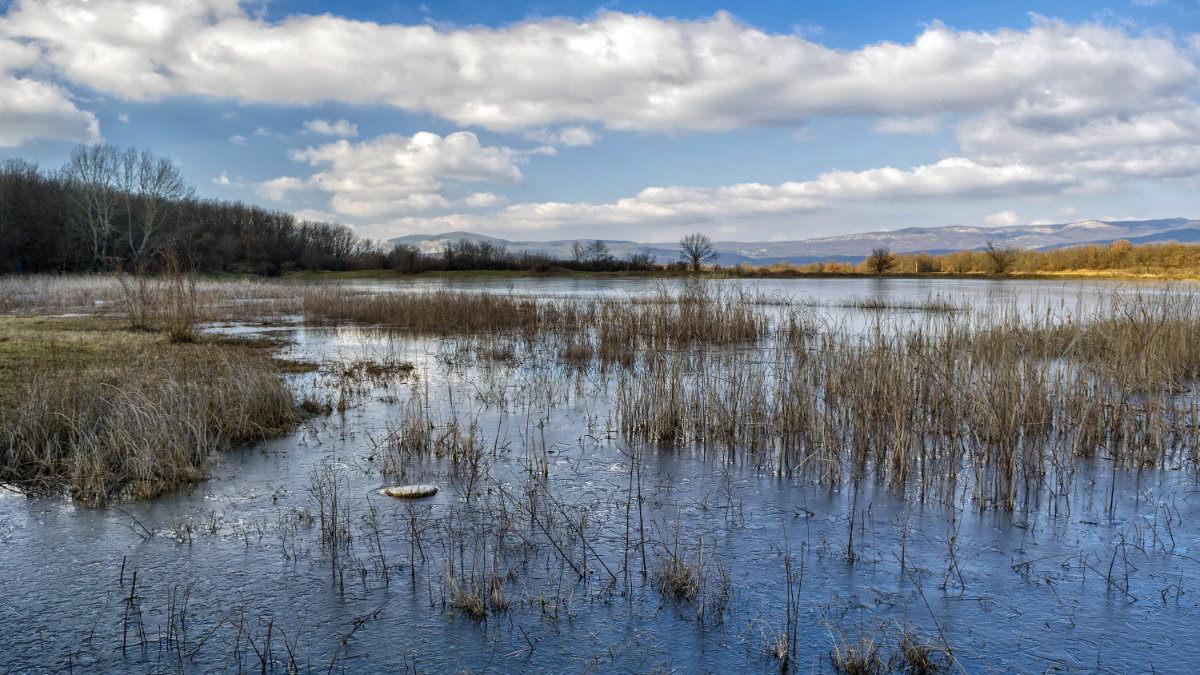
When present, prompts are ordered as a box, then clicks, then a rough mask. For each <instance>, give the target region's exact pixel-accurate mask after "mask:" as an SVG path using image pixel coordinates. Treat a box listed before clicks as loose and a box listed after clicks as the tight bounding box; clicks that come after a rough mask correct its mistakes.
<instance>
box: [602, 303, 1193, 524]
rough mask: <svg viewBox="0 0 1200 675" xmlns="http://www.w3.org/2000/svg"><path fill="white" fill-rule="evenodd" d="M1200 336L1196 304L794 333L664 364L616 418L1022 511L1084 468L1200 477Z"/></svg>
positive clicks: (791, 463)
mask: <svg viewBox="0 0 1200 675" xmlns="http://www.w3.org/2000/svg"><path fill="white" fill-rule="evenodd" d="M782 323H783V324H784V325H787V324H788V322H787V321H784V322H782ZM1198 327H1200V307H1198V306H1197V304H1196V302H1195V300H1194V299H1193V298H1192V297H1191V296H1181V295H1166V294H1164V295H1156V296H1141V297H1135V298H1130V297H1116V298H1112V299H1111V300H1110V301H1108V302H1107V303H1105V304H1104V305H1103V306H1102V307H1100V308H1099V309H1097V310H1096V311H1095V312H1094V313H1092V314H1089V315H1087V316H1083V317H1075V318H1072V319H1071V320H1070V321H1066V322H1061V321H1058V320H1057V319H1054V318H1051V317H1041V318H1036V317H1035V318H1032V319H1029V318H1020V317H1019V315H1017V314H1016V313H1009V314H1001V315H1000V316H999V317H990V318H989V317H983V318H981V317H975V318H963V317H959V316H958V315H955V314H942V315H938V316H935V317H932V318H928V319H925V320H923V321H921V322H918V323H915V324H911V325H910V327H909V328H908V329H907V330H902V331H896V330H892V329H891V327H890V326H888V325H886V324H885V322H884V321H883V320H879V321H876V322H875V323H873V324H872V325H871V326H870V327H869V328H868V329H867V330H865V331H861V332H852V331H849V330H847V329H844V328H843V329H833V330H829V331H824V332H819V333H817V334H810V333H804V332H801V333H800V334H794V333H793V332H791V331H787V332H780V333H779V334H778V340H777V341H776V342H775V343H774V344H773V345H770V346H764V347H762V348H760V349H755V350H749V351H747V350H731V349H709V350H708V351H696V352H675V353H660V354H654V355H650V356H648V357H647V358H645V359H643V360H642V361H640V362H639V365H638V366H637V367H635V368H633V369H631V370H629V371H626V372H625V373H623V374H622V375H621V376H620V383H619V386H618V387H617V392H618V393H617V414H618V417H619V419H620V425H621V430H622V433H623V434H624V435H625V437H626V438H629V439H631V440H636V441H639V442H652V443H660V444H670V445H681V446H690V445H697V446H699V447H700V448H701V449H702V452H703V453H704V454H705V455H706V456H711V457H714V458H720V459H723V460H725V461H731V462H732V461H743V462H745V463H748V464H751V465H753V466H756V467H758V468H760V469H763V470H770V471H773V472H775V473H778V474H780V475H789V476H790V475H797V474H799V475H808V476H812V477H814V478H816V479H817V480H820V481H826V482H829V483H830V484H833V485H841V484H843V483H846V482H848V481H857V480H859V479H860V478H862V477H863V476H864V475H866V474H868V473H873V474H874V475H876V476H877V477H878V478H880V479H881V480H885V481H887V482H889V483H891V484H892V485H894V486H896V487H898V488H901V489H911V490H913V492H914V493H915V494H916V495H917V496H919V498H921V499H924V498H927V497H935V498H937V499H941V500H947V499H951V498H953V497H954V496H955V494H956V492H957V491H958V490H959V489H963V490H964V494H968V495H969V497H970V498H971V499H972V500H974V501H975V502H976V503H977V504H978V505H979V507H980V508H1001V509H1012V508H1014V506H1015V504H1016V503H1017V501H1018V500H1020V499H1023V498H1027V497H1030V496H1032V495H1033V494H1034V493H1035V492H1036V491H1037V490H1038V489H1040V488H1042V487H1044V486H1047V485H1051V486H1054V485H1057V486H1059V488H1062V487H1063V486H1065V485H1066V484H1068V483H1069V481H1070V478H1071V477H1072V476H1073V474H1074V472H1075V471H1076V464H1075V462H1076V460H1077V459H1078V458H1082V457H1099V458H1102V459H1105V460H1109V461H1111V462H1112V463H1113V465H1114V469H1115V468H1116V467H1122V468H1126V469H1135V470H1138V469H1142V468H1145V467H1151V466H1167V467H1181V468H1188V469H1190V470H1196V469H1197V468H1200V443H1198V441H1197V434H1198V432H1200V390H1198V389H1197V387H1196V377H1197V370H1198V363H1200V330H1197V329H1198Z"/></svg>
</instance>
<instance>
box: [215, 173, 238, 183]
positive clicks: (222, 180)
mask: <svg viewBox="0 0 1200 675" xmlns="http://www.w3.org/2000/svg"><path fill="white" fill-rule="evenodd" d="M212 182H214V183H216V184H217V185H232V184H233V181H231V180H229V174H228V173H226V172H225V171H222V172H221V175H220V176H217V177H216V178H214V179H212Z"/></svg>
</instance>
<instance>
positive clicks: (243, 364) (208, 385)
mask: <svg viewBox="0 0 1200 675" xmlns="http://www.w3.org/2000/svg"><path fill="white" fill-rule="evenodd" d="M19 381H20V384H19V385H17V386H18V388H17V391H16V395H15V396H14V397H13V400H14V401H15V403H14V404H13V405H11V406H6V407H5V408H4V410H3V412H2V413H0V450H2V454H0V460H2V461H0V480H3V481H6V482H13V483H19V484H22V485H25V486H27V487H30V488H32V489H39V490H44V491H51V492H54V491H58V490H59V489H65V490H66V491H67V492H68V493H69V494H70V495H71V496H72V497H73V498H74V499H76V500H78V501H80V502H81V503H84V504H87V505H90V506H98V505H102V504H104V503H106V502H107V501H109V500H110V499H113V498H124V497H127V498H133V499H144V498H149V497H154V496H156V495H159V494H162V493H164V492H167V491H169V490H172V489H174V488H176V487H178V486H180V485H184V484H187V483H191V482H195V481H198V480H201V479H203V478H204V477H205V476H206V473H207V468H208V465H209V463H210V461H211V457H212V453H213V452H214V451H215V450H218V449H221V448H228V447H230V446H232V445H234V444H238V443H243V442H247V441H251V440H257V439H262V438H266V437H269V436H273V435H277V434H279V433H282V432H283V431H285V430H287V429H288V428H290V427H291V426H292V425H293V424H294V423H295V422H297V421H298V416H297V413H296V408H295V405H294V403H293V400H292V395H291V393H290V392H289V391H288V389H287V387H286V386H285V384H284V383H283V382H282V380H281V379H280V378H279V377H278V376H277V375H276V374H275V366H274V364H273V362H272V361H271V359H270V358H269V357H268V356H267V355H264V354H261V353H257V352H254V351H252V350H240V349H232V350H231V349H223V348H218V347H214V346H211V345H207V346H202V345H196V346H187V347H180V348H178V349H172V350H169V351H163V350H157V349H152V350H147V351H146V352H144V353H141V354H137V355H136V356H133V358H130V359H129V360H127V361H125V362H123V363H120V364H119V365H99V366H84V367H76V365H75V364H70V365H67V366H65V367H59V366H54V365H50V366H49V367H42V368H36V369H35V368H31V369H30V370H28V371H26V372H25V373H24V374H23V375H22V376H21V377H20V378H19Z"/></svg>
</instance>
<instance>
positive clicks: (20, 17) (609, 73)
mask: <svg viewBox="0 0 1200 675" xmlns="http://www.w3.org/2000/svg"><path fill="white" fill-rule="evenodd" d="M3 35H7V36H10V37H14V38H19V39H21V40H31V41H33V42H32V43H33V44H36V45H37V48H38V49H39V50H40V54H41V55H40V57H39V58H40V59H41V60H44V61H45V62H46V63H48V64H50V65H52V66H53V67H54V68H55V69H57V70H58V71H59V72H61V73H62V74H63V75H64V76H65V77H66V78H68V79H70V80H72V81H74V82H78V83H81V84H85V85H86V86H89V87H91V88H93V89H96V90H98V91H101V92H104V93H108V94H112V95H114V96H118V97H121V98H125V99H129V100H153V99H159V98H163V97H166V96H176V95H200V96H214V97H220V98H233V99H236V100H239V101H244V102H268V103H284V104H287V103H300V104H311V103H316V102H319V101H324V100H336V101H341V102H345V103H350V104H385V105H391V106H395V107H398V108H403V109H406V110H411V111H418V112H427V113H432V114H435V115H439V116H441V117H443V118H445V119H449V120H452V121H454V122H457V123H459V124H462V125H479V126H482V127H485V128H488V129H493V130H517V129H528V128H534V127H539V126H545V125H554V124H561V123H567V124H570V123H579V122H585V123H586V122H591V123H597V124H603V125H605V126H607V127H609V128H616V129H648V130H656V129H657V130H666V129H730V128H738V127H747V126H762V125H778V124H798V123H800V122H802V121H803V120H804V119H806V118H808V117H811V116H815V115H845V114H850V115H868V116H882V117H897V116H898V117H906V116H907V117H921V116H926V115H936V114H943V113H947V112H963V113H971V112H977V111H984V110H993V109H1004V110H1010V111H1012V112H1013V113H1014V114H1020V115H1022V116H1024V117H1025V118H1026V119H1027V120H1034V119H1041V118H1061V117H1065V116H1091V115H1097V114H1119V113H1128V112H1136V111H1139V110H1144V109H1147V108H1154V107H1160V105H1161V103H1162V102H1163V101H1165V100H1169V99H1173V98H1179V97H1186V96H1188V95H1189V92H1190V91H1191V88H1192V87H1193V86H1194V84H1195V80H1196V73H1197V69H1196V66H1195V64H1194V63H1193V62H1192V61H1191V60H1189V58H1188V57H1187V56H1186V55H1185V54H1184V53H1183V50H1182V49H1181V48H1179V47H1177V46H1176V44H1175V42H1174V41H1173V40H1172V39H1171V38H1169V37H1162V36H1154V35H1148V34H1147V35H1131V34H1129V33H1128V32H1127V31H1126V30H1124V29H1122V28H1118V27H1110V26H1104V25H1097V24H1084V25H1070V24H1066V23H1062V22H1058V21H1053V20H1045V19H1037V20H1036V21H1035V22H1034V24H1033V26H1031V27H1030V28H1029V29H1027V30H1011V29H1000V30H995V31H990V32H972V31H956V30H952V29H950V28H947V27H946V26H943V25H941V24H936V23H935V24H933V25H930V26H928V27H927V28H926V29H925V30H924V32H922V33H921V34H920V35H919V36H917V37H916V39H915V40H914V41H913V42H912V43H909V44H895V43H890V42H882V43H878V44H873V45H867V46H864V47H862V48H860V49H852V50H841V49H831V48H828V47H825V46H823V45H821V44H819V43H816V42H812V41H810V40H808V39H806V38H805V37H803V36H801V35H796V34H771V33H767V32H764V31H762V30H760V29H757V28H754V27H752V26H747V25H745V24H741V23H739V22H737V21H736V20H735V19H734V18H733V17H732V16H730V15H729V14H727V13H723V12H722V13H718V14H716V15H715V16H713V17H712V18H709V19H705V20H701V21H680V20H675V19H660V18H656V17H653V16H648V15H641V14H639V15H632V14H622V13H618V12H600V13H599V14H597V15H596V16H595V17H594V18H592V19H590V20H586V21H573V20H568V19H563V18H539V19H533V20H529V21H525V22H522V23H517V24H513V25H509V26H503V27H499V28H488V27H471V28H468V29H457V30H451V29H437V28H434V27H431V26H428V25H415V26H404V25H380V24H377V23H373V22H366V21H352V20H348V19H344V18H341V17H337V16H333V15H329V14H325V15H320V16H289V17H288V18H286V19H284V20H282V21H279V22H268V21H264V20H261V19H259V18H255V17H253V16H251V15H250V14H249V13H248V12H247V10H246V8H245V7H243V6H241V5H240V4H239V3H238V2H237V1H236V0H187V1H185V2H178V3H172V4H170V5H164V4H162V3H154V2H150V1H149V0H91V1H90V2H87V1H85V0H54V1H53V2H34V1H32V0H19V1H18V2H17V3H16V4H14V5H13V7H12V8H11V9H10V11H9V13H8V15H7V16H6V17H5V18H4V19H3V22H2V24H0V36H3Z"/></svg>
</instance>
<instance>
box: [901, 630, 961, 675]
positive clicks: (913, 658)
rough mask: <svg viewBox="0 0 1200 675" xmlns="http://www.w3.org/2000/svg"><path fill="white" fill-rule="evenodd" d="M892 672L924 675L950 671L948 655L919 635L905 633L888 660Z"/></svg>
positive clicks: (942, 649)
mask: <svg viewBox="0 0 1200 675" xmlns="http://www.w3.org/2000/svg"><path fill="white" fill-rule="evenodd" d="M888 666H890V667H891V668H892V670H894V671H896V672H900V673H908V674H909V675H925V674H926V673H940V672H943V671H947V670H950V655H949V654H947V653H946V650H945V649H944V648H942V647H935V646H934V645H931V644H929V643H928V642H925V641H924V640H922V639H921V636H920V635H917V634H915V633H911V632H905V633H904V634H903V635H901V636H900V644H899V646H898V647H897V649H896V651H895V653H893V654H892V656H891V658H890V659H888Z"/></svg>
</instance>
